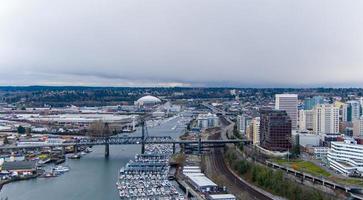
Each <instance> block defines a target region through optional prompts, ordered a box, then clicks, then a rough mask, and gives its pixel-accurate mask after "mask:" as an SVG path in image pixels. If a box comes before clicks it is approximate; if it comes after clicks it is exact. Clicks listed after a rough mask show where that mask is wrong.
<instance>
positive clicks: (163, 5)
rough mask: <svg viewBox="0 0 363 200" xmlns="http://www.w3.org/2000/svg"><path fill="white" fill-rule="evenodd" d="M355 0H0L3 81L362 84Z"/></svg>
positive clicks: (362, 46)
mask: <svg viewBox="0 0 363 200" xmlns="http://www.w3.org/2000/svg"><path fill="white" fill-rule="evenodd" d="M362 10H363V1H360V0H346V1H341V0H304V1H286V0H273V1H271V0H235V1H234V0H228V1H222V0H197V1H195V0H183V1H179V0H153V1H139V0H123V1H118V0H103V1H95V0H94V1H89V0H79V1H71V0H63V1H51V2H50V1H47V0H29V1H20V0H5V1H2V2H1V3H0V75H1V76H2V78H1V80H0V84H1V85H34V84H46V85H113V86H154V85H155V86H190V85H197V86H208V85H213V86H241V87H243V86H247V87H251V86H258V87H275V86H279V87H281V86H282V87H289V86H291V87H307V86H344V87H347V86H348V87H349V86H354V87H355V86H363V80H362V77H363V26H362V24H363V12H362Z"/></svg>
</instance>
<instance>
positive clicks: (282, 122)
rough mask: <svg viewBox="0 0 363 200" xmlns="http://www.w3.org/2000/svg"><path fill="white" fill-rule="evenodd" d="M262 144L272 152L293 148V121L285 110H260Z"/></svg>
mask: <svg viewBox="0 0 363 200" xmlns="http://www.w3.org/2000/svg"><path fill="white" fill-rule="evenodd" d="M260 144H261V146H262V147H263V148H265V149H268V150H270V151H287V150H289V149H290V148H291V146H292V145H291V119H290V117H289V116H288V115H287V113H286V111H285V110H272V109H269V108H264V109H261V110H260Z"/></svg>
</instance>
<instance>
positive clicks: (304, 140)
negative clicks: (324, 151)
mask: <svg viewBox="0 0 363 200" xmlns="http://www.w3.org/2000/svg"><path fill="white" fill-rule="evenodd" d="M299 144H300V146H303V147H306V146H319V145H320V136H319V135H317V134H305V133H299Z"/></svg>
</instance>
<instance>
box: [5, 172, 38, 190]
mask: <svg viewBox="0 0 363 200" xmlns="http://www.w3.org/2000/svg"><path fill="white" fill-rule="evenodd" d="M39 176H40V174H36V175H31V176H26V177H16V178H12V179H7V180H0V192H1V190H2V188H3V187H4V185H6V184H9V183H12V182H17V181H25V180H30V179H34V178H37V177H39Z"/></svg>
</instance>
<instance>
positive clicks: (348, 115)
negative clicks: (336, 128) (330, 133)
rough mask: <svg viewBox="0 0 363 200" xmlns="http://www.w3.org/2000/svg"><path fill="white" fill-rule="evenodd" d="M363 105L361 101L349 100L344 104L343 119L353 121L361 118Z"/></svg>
mask: <svg viewBox="0 0 363 200" xmlns="http://www.w3.org/2000/svg"><path fill="white" fill-rule="evenodd" d="M360 113H361V106H360V103H359V101H347V102H346V103H345V104H344V105H343V114H342V115H343V117H342V118H343V121H344V122H353V121H354V120H357V119H359V117H360V116H361V114H360Z"/></svg>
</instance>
